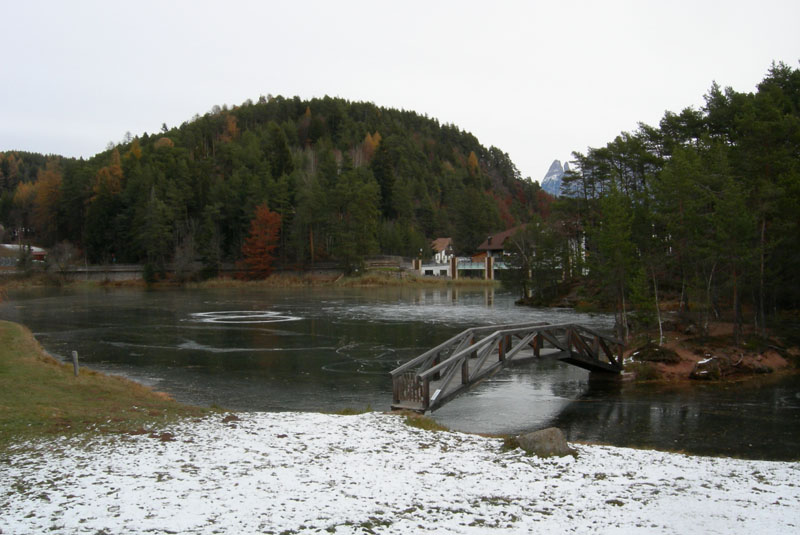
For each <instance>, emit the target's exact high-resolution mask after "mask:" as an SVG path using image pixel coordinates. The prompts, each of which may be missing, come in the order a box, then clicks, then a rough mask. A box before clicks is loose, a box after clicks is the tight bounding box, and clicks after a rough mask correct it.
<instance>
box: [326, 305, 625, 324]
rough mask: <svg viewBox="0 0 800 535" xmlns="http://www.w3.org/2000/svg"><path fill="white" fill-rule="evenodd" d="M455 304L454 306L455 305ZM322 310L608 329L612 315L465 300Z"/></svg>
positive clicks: (378, 318)
mask: <svg viewBox="0 0 800 535" xmlns="http://www.w3.org/2000/svg"><path fill="white" fill-rule="evenodd" d="M456 305H457V306H456ZM324 311H325V312H326V313H328V314H330V315H331V316H332V317H337V318H339V319H340V320H345V321H347V320H350V321H368V322H372V323H394V322H424V323H437V324H441V325H449V326H464V328H467V327H472V326H475V325H502V324H508V323H524V322H535V321H543V322H547V323H551V324H555V323H579V324H581V325H585V326H587V327H593V328H597V329H602V330H608V329H611V328H612V327H613V324H614V320H613V317H609V316H606V315H596V314H584V313H580V312H575V311H574V310H572V309H564V308H562V309H559V308H548V309H534V308H528V307H513V308H512V307H506V306H503V307H487V306H486V305H485V304H483V303H481V304H464V303H453V304H451V303H369V304H352V303H337V304H328V305H327V306H326V308H324Z"/></svg>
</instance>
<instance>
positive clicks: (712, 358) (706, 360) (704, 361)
mask: <svg viewBox="0 0 800 535" xmlns="http://www.w3.org/2000/svg"><path fill="white" fill-rule="evenodd" d="M712 360H714V357H711V358H707V359H703V360H701V361H700V362H698V363H697V364H708V363H709V362H711V361H712Z"/></svg>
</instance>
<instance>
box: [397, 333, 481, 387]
mask: <svg viewBox="0 0 800 535" xmlns="http://www.w3.org/2000/svg"><path fill="white" fill-rule="evenodd" d="M472 330H473V329H471V328H470V329H466V330H464V331H461V332H460V333H458V334H457V335H455V336H453V337H452V338H448V339H447V340H445V341H444V342H442V343H441V344H439V345H438V346H436V347H434V348H433V349H429V350H427V351H426V352H425V353H423V354H421V355H419V356H418V357H414V358H413V359H411V360H409V361H408V362H406V363H405V364H401V365H400V366H398V367H397V368H395V369H394V370H392V371H390V372H389V374H390V375H391V376H392V377H394V376H395V375H400V374H401V373H403V372H405V371H406V370H408V369H409V368H412V367H413V366H415V365H416V364H419V363H421V362H424V361H425V360H426V359H428V358H429V357H431V356H432V355H434V354H436V353H438V352H439V351H441V350H442V349H445V348H447V347H448V346H451V345H453V344H455V343H457V342H459V341H460V340H462V339H463V338H464V337H465V336H467V335H468V334H470V333H471V331H472Z"/></svg>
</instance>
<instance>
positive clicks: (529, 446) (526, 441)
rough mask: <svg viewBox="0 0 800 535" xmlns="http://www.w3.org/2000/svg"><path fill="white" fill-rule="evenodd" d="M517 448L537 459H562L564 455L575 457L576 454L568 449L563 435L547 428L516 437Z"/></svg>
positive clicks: (551, 428)
mask: <svg viewBox="0 0 800 535" xmlns="http://www.w3.org/2000/svg"><path fill="white" fill-rule="evenodd" d="M517 443H518V444H519V447H520V448H522V449H523V450H525V451H526V452H527V453H531V454H533V455H536V456H537V457H564V456H566V455H572V456H577V455H578V452H577V451H575V450H574V449H572V448H570V447H569V445H568V444H567V439H566V438H564V433H562V432H561V429H558V428H557V427H548V428H547V429H541V430H539V431H534V432H533V433H528V434H525V435H520V436H519V437H517Z"/></svg>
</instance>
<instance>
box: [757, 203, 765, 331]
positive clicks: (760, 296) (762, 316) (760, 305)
mask: <svg viewBox="0 0 800 535" xmlns="http://www.w3.org/2000/svg"><path fill="white" fill-rule="evenodd" d="M766 230H767V220H766V218H764V219H762V220H761V245H760V249H761V251H760V252H761V267H760V274H759V282H758V315H759V320H760V321H759V328H760V331H761V337H762V338H766V337H767V318H766V315H765V314H764V257H765V256H766V253H765V241H766V240H765V236H766Z"/></svg>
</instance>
